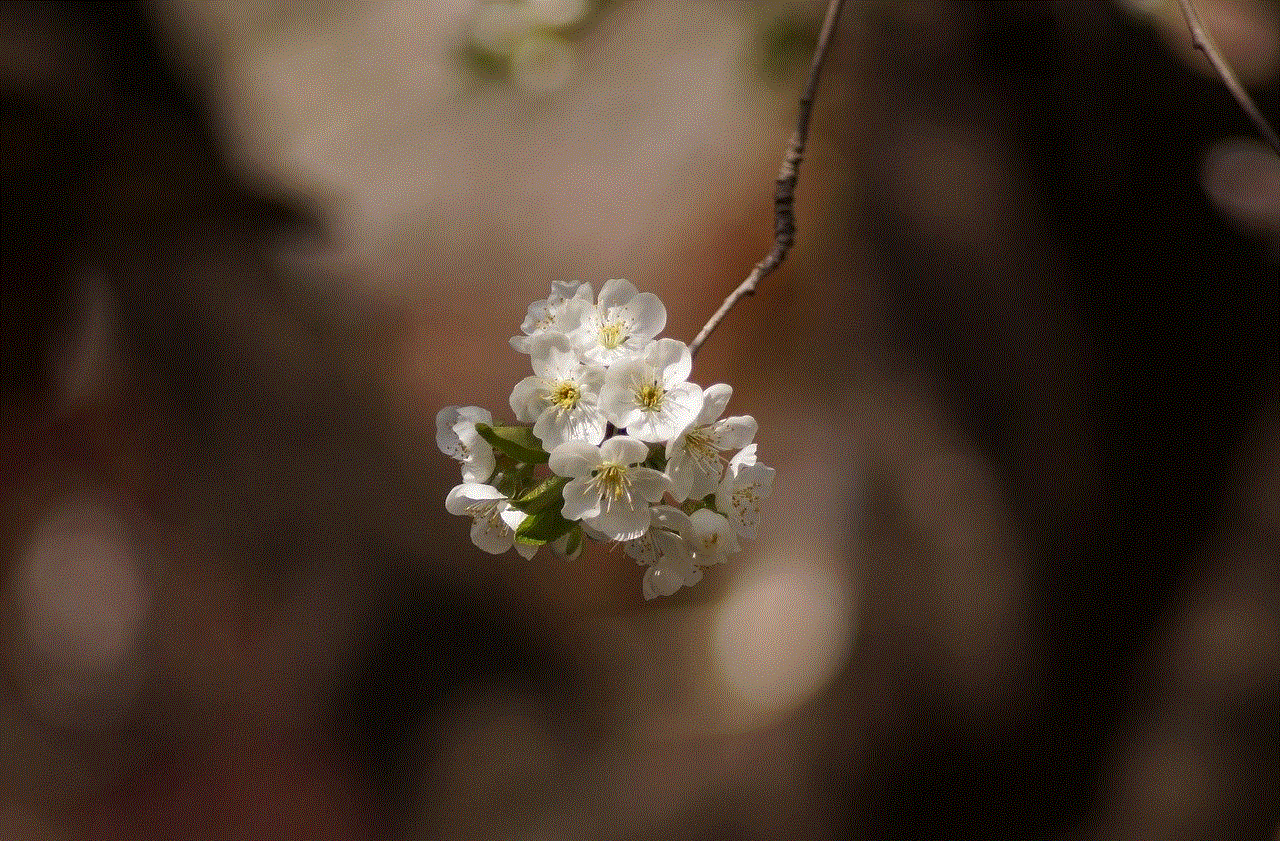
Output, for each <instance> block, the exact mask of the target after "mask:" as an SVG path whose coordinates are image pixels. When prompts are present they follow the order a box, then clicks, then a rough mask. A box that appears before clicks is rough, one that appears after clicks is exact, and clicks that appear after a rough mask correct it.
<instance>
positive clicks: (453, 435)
mask: <svg viewBox="0 0 1280 841" xmlns="http://www.w3.org/2000/svg"><path fill="white" fill-rule="evenodd" d="M492 422H493V416H492V415H490V414H489V412H488V411H487V410H485V409H481V408H480V407H479V406H445V407H444V408H443V409H441V410H440V411H439V412H437V413H436V446H437V447H439V448H440V452H442V453H444V454H445V455H447V456H449V457H450V458H454V459H457V460H458V461H462V460H463V459H464V458H465V457H466V453H465V452H464V447H463V446H462V442H461V441H460V440H459V439H458V426H459V425H460V424H463V425H465V424H470V426H472V427H474V426H475V425H476V424H477V423H492Z"/></svg>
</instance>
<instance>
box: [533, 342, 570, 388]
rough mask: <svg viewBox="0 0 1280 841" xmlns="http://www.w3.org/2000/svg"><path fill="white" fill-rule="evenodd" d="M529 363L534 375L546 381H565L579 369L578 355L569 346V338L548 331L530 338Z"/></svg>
mask: <svg viewBox="0 0 1280 841" xmlns="http://www.w3.org/2000/svg"><path fill="white" fill-rule="evenodd" d="M529 361H530V363H532V365H533V373H535V374H537V375H538V376H539V377H542V378H543V379H544V380H564V379H568V374H569V372H571V371H573V369H574V368H577V367H578V354H577V353H576V352H575V351H574V350H573V348H572V347H571V346H570V345H569V337H568V336H566V335H565V334H563V333H553V332H551V331H547V332H545V333H540V334H538V335H537V336H532V337H530V339H529Z"/></svg>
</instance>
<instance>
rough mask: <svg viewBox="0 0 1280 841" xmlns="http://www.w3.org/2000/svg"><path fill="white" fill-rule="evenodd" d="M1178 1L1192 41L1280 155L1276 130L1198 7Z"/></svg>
mask: <svg viewBox="0 0 1280 841" xmlns="http://www.w3.org/2000/svg"><path fill="white" fill-rule="evenodd" d="M1178 2H1179V3H1180V4H1181V6H1182V16H1183V17H1184V18H1186V20H1187V29H1189V30H1191V43H1192V44H1194V45H1195V47H1196V49H1198V50H1199V51H1200V52H1202V53H1204V54H1205V56H1206V57H1207V58H1208V59H1209V63H1210V64H1212V65H1213V69H1214V70H1215V71H1217V73H1218V77H1219V78H1220V79H1222V84H1224V85H1226V86H1227V90H1229V91H1231V95H1232V96H1234V97H1235V98H1236V102H1238V103H1240V107H1241V108H1242V109H1244V113H1245V114H1246V115H1248V117H1249V119H1250V120H1253V124H1254V126H1255V127H1257V129H1258V133H1259V134H1261V135H1262V136H1263V138H1265V139H1266V141H1267V143H1268V144H1270V146H1271V149H1272V151H1274V152H1275V153H1276V155H1280V138H1277V137H1276V130H1275V129H1273V128H1272V127H1271V124H1270V123H1268V122H1267V120H1266V118H1265V117H1263V116H1262V112H1261V111H1259V110H1258V106H1257V105H1255V104H1254V102H1253V98H1252V97H1250V96H1249V92H1248V91H1246V90H1245V89H1244V86H1243V85H1241V84H1240V80H1239V79H1237V78H1236V74H1235V73H1234V72H1233V71H1232V70H1231V65H1229V64H1227V60H1226V59H1225V58H1223V57H1222V53H1221V52H1219V51H1218V46H1217V45H1216V44H1214V43H1213V38H1212V37H1211V36H1210V35H1209V32H1208V30H1206V29H1205V28H1204V24H1202V23H1201V22H1200V16H1199V15H1198V14H1196V7H1195V6H1193V5H1191V0H1178Z"/></svg>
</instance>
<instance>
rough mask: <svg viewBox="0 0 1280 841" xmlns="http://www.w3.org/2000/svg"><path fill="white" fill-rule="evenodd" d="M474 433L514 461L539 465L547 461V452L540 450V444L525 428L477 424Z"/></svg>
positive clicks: (531, 431) (530, 431) (530, 430)
mask: <svg viewBox="0 0 1280 841" xmlns="http://www.w3.org/2000/svg"><path fill="white" fill-rule="evenodd" d="M476 432H478V433H480V437H481V438H483V439H484V440H486V441H488V442H489V444H490V445H491V446H492V447H493V448H494V449H495V450H497V451H499V452H501V453H505V454H506V455H509V456H511V457H512V458H513V459H515V460H516V461H519V462H528V463H531V464H541V463H543V462H545V461H546V460H547V451H546V450H544V449H542V442H541V441H539V440H538V437H537V436H536V435H534V434H533V430H532V429H530V428H529V427H527V426H490V425H489V424H487V423H478V424H476Z"/></svg>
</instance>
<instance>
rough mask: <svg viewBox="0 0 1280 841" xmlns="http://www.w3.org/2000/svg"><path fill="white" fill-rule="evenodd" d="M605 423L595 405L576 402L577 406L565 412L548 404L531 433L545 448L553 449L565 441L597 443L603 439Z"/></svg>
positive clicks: (602, 415)
mask: <svg viewBox="0 0 1280 841" xmlns="http://www.w3.org/2000/svg"><path fill="white" fill-rule="evenodd" d="M605 424H606V421H605V417H604V413H603V412H601V411H600V410H599V409H597V408H596V407H595V406H584V405H582V404H578V408H576V409H572V410H570V411H567V412H566V411H564V410H562V409H560V408H559V407H557V406H548V407H547V408H546V409H544V410H543V412H542V414H541V415H540V416H539V417H538V420H537V422H536V423H535V424H534V425H533V434H534V435H536V436H538V440H540V441H541V442H542V446H543V447H544V448H546V449H554V448H555V447H558V446H559V445H561V444H563V443H564V442H565V441H585V442H587V443H588V444H599V443H600V442H601V441H603V440H604V432H605Z"/></svg>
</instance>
